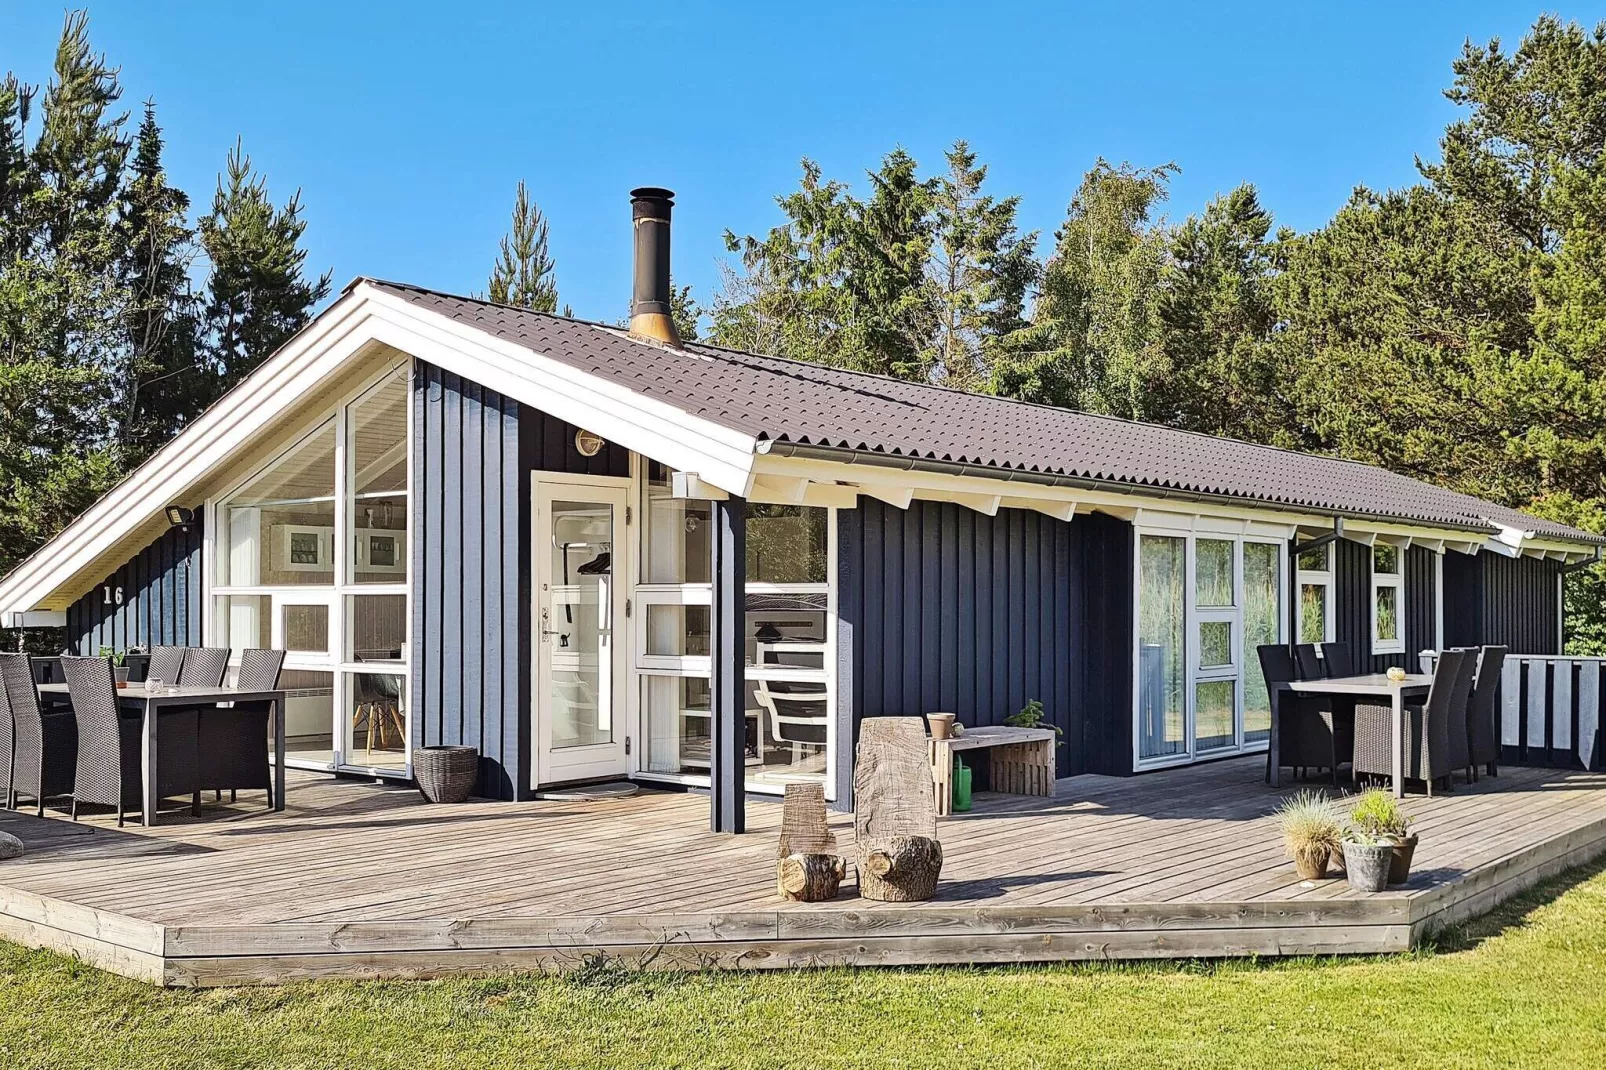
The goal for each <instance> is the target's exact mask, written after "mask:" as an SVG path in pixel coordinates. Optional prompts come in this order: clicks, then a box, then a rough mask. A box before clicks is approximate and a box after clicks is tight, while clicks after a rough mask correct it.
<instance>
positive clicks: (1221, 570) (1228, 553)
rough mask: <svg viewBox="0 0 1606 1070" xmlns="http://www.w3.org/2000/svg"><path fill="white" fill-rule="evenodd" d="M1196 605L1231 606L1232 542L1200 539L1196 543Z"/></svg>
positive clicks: (1194, 593) (1194, 594) (1194, 596)
mask: <svg viewBox="0 0 1606 1070" xmlns="http://www.w3.org/2000/svg"><path fill="white" fill-rule="evenodd" d="M1194 555H1195V558H1196V560H1197V568H1196V569H1195V573H1194V581H1193V582H1194V592H1193V600H1194V605H1197V606H1230V605H1232V604H1233V602H1232V543H1231V542H1229V541H1227V540H1225V539H1200V540H1198V542H1196V543H1195V544H1194Z"/></svg>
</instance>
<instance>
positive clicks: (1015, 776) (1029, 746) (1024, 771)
mask: <svg viewBox="0 0 1606 1070" xmlns="http://www.w3.org/2000/svg"><path fill="white" fill-rule="evenodd" d="M927 742H928V745H929V746H930V748H931V779H932V783H933V784H934V785H935V788H936V793H937V816H938V817H947V816H948V815H949V813H950V812H951V810H952V808H953V800H954V794H953V792H954V754H955V753H956V752H958V751H965V750H982V749H985V750H986V751H987V786H988V787H989V788H990V789H991V790H993V791H997V792H1003V793H1005V794H1008V795H1053V794H1054V743H1055V734H1054V730H1053V729H1052V728H1010V727H1008V726H1005V725H997V726H987V727H982V728H966V729H965V734H964V735H962V736H960V737H959V738H958V739H933V740H928V741H927Z"/></svg>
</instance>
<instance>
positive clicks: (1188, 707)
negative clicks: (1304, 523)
mask: <svg viewBox="0 0 1606 1070" xmlns="http://www.w3.org/2000/svg"><path fill="white" fill-rule="evenodd" d="M1145 535H1149V536H1155V537H1159V538H1173V539H1181V540H1183V544H1184V550H1183V569H1184V583H1183V589H1184V602H1183V619H1184V627H1183V644H1184V649H1183V652H1182V654H1183V665H1184V679H1183V706H1184V709H1183V724H1184V728H1183V732H1184V742H1185V744H1186V745H1185V746H1184V748H1183V749H1182V750H1181V751H1180V752H1178V753H1176V754H1166V755H1158V756H1155V757H1149V758H1146V757H1144V756H1143V753H1142V749H1143V741H1142V739H1141V738H1140V737H1139V734H1138V730H1137V727H1138V718H1139V716H1140V711H1141V704H1142V695H1141V693H1140V692H1141V688H1142V686H1143V681H1142V677H1141V672H1142V666H1141V664H1140V661H1141V659H1140V658H1139V657H1138V654H1137V651H1138V629H1139V627H1140V617H1141V613H1142V606H1141V599H1142V571H1141V570H1142V562H1141V561H1140V560H1139V555H1140V554H1141V552H1142V539H1143V537H1144V536H1145ZM1200 539H1213V540H1220V541H1223V542H1231V543H1232V545H1233V551H1232V562H1233V596H1232V601H1233V604H1232V605H1231V606H1230V607H1229V606H1205V607H1200V606H1198V605H1197V604H1196V603H1197V591H1196V587H1197V584H1198V577H1199V573H1198V549H1197V545H1198V540H1200ZM1246 543H1263V544H1266V545H1270V546H1275V547H1277V640H1278V642H1285V641H1286V639H1287V633H1288V604H1289V603H1288V599H1289V598H1290V597H1291V594H1290V591H1289V584H1288V576H1289V555H1288V543H1287V540H1286V539H1279V538H1276V537H1273V536H1270V535H1264V534H1257V533H1254V532H1250V531H1244V532H1233V531H1222V530H1214V529H1211V528H1208V527H1201V528H1200V529H1198V530H1185V529H1178V528H1168V527H1160V526H1152V527H1151V526H1146V525H1145V526H1137V525H1134V528H1133V544H1132V545H1133V558H1132V567H1133V577H1132V651H1133V683H1132V710H1131V716H1132V763H1133V768H1134V769H1136V770H1139V771H1143V770H1149V769H1163V768H1167V767H1169V766H1176V765H1189V764H1191V763H1193V762H1196V761H1203V760H1213V759H1216V758H1222V757H1227V756H1230V755H1234V754H1255V753H1259V752H1262V751H1264V750H1266V748H1267V747H1268V746H1270V741H1269V740H1265V739H1262V740H1255V741H1250V740H1247V739H1246V738H1245V735H1246V733H1245V728H1244V696H1245V687H1244V675H1245V671H1246V665H1247V662H1246V658H1247V657H1248V652H1247V651H1246V650H1245V648H1244V619H1243V615H1244V608H1245V601H1246V599H1245V596H1244V552H1243V548H1244V545H1245V544H1246ZM1222 620H1225V621H1228V622H1230V624H1231V626H1232V645H1231V657H1232V664H1231V665H1223V666H1201V665H1200V664H1199V625H1200V624H1202V623H1208V622H1210V621H1222ZM1222 680H1230V681H1232V683H1233V732H1232V740H1231V742H1230V743H1228V744H1227V745H1225V746H1221V747H1212V748H1210V749H1209V750H1200V749H1199V747H1198V685H1199V684H1201V683H1210V682H1213V681H1222Z"/></svg>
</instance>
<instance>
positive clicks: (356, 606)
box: [346, 594, 407, 664]
mask: <svg viewBox="0 0 1606 1070" xmlns="http://www.w3.org/2000/svg"><path fill="white" fill-rule="evenodd" d="M346 616H347V619H346V627H347V628H348V629H350V633H351V635H350V640H349V642H348V644H347V647H346V659H347V660H348V661H375V662H391V663H397V664H399V663H401V662H403V661H405V660H406V659H407V596H406V595H404V594H364V595H354V596H351V597H349V598H347V599H346Z"/></svg>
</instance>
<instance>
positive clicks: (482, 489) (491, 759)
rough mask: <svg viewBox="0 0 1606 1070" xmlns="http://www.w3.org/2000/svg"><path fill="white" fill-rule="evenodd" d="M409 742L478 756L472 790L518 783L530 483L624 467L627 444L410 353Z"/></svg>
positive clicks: (522, 788) (505, 788)
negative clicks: (581, 444) (586, 450)
mask: <svg viewBox="0 0 1606 1070" xmlns="http://www.w3.org/2000/svg"><path fill="white" fill-rule="evenodd" d="M413 405H414V427H415V441H414V444H413V481H414V493H415V495H416V499H417V500H416V502H415V504H414V520H413V526H414V532H415V534H414V538H413V574H414V576H415V577H416V589H415V591H414V595H413V640H412V643H413V651H412V652H413V673H412V675H413V694H414V696H415V698H414V700H413V740H414V743H415V745H430V744H443V743H451V744H462V745H466V746H471V747H476V748H478V749H479V752H480V756H481V765H480V783H479V786H478V787H477V788H476V794H479V795H483V796H487V797H489V798H496V799H516V798H522V797H524V796H525V795H527V794H528V793H529V783H530V769H531V751H530V747H531V741H530V717H529V710H530V697H531V692H530V689H531V679H530V643H529V636H530V584H531V582H532V580H531V575H530V563H531V558H530V480H531V473H532V472H538V471H552V472H564V473H568V474H571V475H611V476H628V475H629V474H630V454H629V451H627V450H625V449H624V448H622V447H620V446H617V445H615V444H613V443H608V444H607V445H606V446H604V447H603V449H602V451H601V452H600V453H598V454H597V455H596V456H595V457H585V456H582V455H581V454H580V451H579V450H577V449H575V446H574V436H575V432H576V430H577V428H575V427H574V426H572V425H570V424H567V423H564V422H563V421H562V420H558V419H555V418H554V417H551V416H548V415H547V414H545V413H543V412H541V411H539V410H537V409H534V408H531V407H529V406H527V405H522V404H520V403H519V402H518V401H516V400H514V399H513V398H509V397H504V396H503V395H501V394H498V393H496V392H495V391H491V390H486V389H485V388H484V387H482V386H480V385H479V384H477V383H473V382H470V381H469V380H466V379H463V378H461V377H459V376H455V375H452V374H451V373H449V372H445V371H442V370H441V369H439V368H436V367H434V366H433V365H430V364H427V363H424V362H422V361H420V362H418V364H417V369H416V372H415V376H414V390H413Z"/></svg>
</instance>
